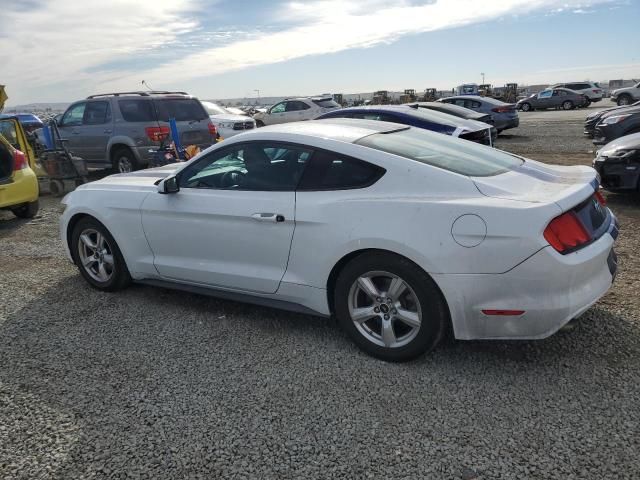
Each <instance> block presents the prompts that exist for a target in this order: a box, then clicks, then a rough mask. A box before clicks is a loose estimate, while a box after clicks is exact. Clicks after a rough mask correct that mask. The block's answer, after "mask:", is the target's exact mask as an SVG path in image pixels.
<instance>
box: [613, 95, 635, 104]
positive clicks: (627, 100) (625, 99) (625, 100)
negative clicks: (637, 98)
mask: <svg viewBox="0 0 640 480" xmlns="http://www.w3.org/2000/svg"><path fill="white" fill-rule="evenodd" d="M616 103H617V104H618V106H619V107H622V106H624V105H631V104H632V103H633V99H632V98H631V96H630V95H626V94H624V95H620V96H619V97H618V101H617V102H616Z"/></svg>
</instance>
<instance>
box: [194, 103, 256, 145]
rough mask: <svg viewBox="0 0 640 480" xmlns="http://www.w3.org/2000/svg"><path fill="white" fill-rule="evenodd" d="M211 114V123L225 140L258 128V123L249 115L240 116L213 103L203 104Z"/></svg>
mask: <svg viewBox="0 0 640 480" xmlns="http://www.w3.org/2000/svg"><path fill="white" fill-rule="evenodd" d="M201 103H202V106H203V107H204V108H205V110H206V111H207V113H208V114H209V119H210V120H211V123H213V124H214V125H215V126H216V130H217V131H218V134H219V135H220V136H221V137H222V138H223V139H224V138H229V137H233V136H234V135H237V134H239V133H242V132H244V131H245V130H252V129H254V128H256V121H255V120H254V119H253V118H251V117H250V116H248V115H238V114H236V113H233V112H231V111H229V110H227V109H226V108H224V107H221V106H220V105H218V104H217V103H213V102H201Z"/></svg>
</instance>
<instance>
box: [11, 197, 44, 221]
mask: <svg viewBox="0 0 640 480" xmlns="http://www.w3.org/2000/svg"><path fill="white" fill-rule="evenodd" d="M39 209H40V202H39V201H38V200H35V201H33V202H28V203H23V204H22V205H20V206H19V207H16V208H12V209H11V211H12V212H13V214H14V215H15V216H16V217H18V218H33V217H35V216H36V215H37V214H38V210H39Z"/></svg>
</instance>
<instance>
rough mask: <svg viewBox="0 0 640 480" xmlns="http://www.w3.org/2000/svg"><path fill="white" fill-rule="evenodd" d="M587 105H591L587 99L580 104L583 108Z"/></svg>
mask: <svg viewBox="0 0 640 480" xmlns="http://www.w3.org/2000/svg"><path fill="white" fill-rule="evenodd" d="M589 105H591V100H590V99H589V98H587V99H586V100H585V101H584V103H583V104H582V106H583V107H584V108H587V107H588V106H589Z"/></svg>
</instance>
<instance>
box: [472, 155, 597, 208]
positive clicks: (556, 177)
mask: <svg viewBox="0 0 640 480" xmlns="http://www.w3.org/2000/svg"><path fill="white" fill-rule="evenodd" d="M472 180H473V182H474V183H475V184H476V187H477V188H478V190H479V191H480V193H482V194H483V195H486V196H487V197H494V198H503V199H507V200H516V201H522V202H533V203H549V202H554V203H556V204H557V205H558V206H559V207H560V209H561V210H562V211H563V212H565V211H567V210H570V209H572V208H573V207H575V206H576V205H577V204H579V203H580V202H582V201H584V200H585V199H586V198H588V197H589V196H591V195H593V192H594V191H595V189H596V188H597V186H598V180H597V173H596V171H595V170H594V169H593V168H591V167H586V166H582V165H579V166H560V165H547V164H544V163H540V162H536V161H535V160H525V161H524V163H523V164H522V165H520V166H518V167H516V168H514V169H513V170H510V171H509V172H506V173H503V174H500V175H495V176H492V177H474V178H472Z"/></svg>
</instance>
